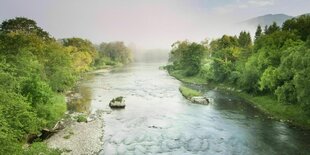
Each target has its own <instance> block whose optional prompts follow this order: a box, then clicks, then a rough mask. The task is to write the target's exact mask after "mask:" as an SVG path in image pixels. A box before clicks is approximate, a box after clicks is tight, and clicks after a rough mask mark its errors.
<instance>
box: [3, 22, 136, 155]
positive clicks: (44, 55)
mask: <svg viewBox="0 0 310 155" xmlns="http://www.w3.org/2000/svg"><path fill="white" fill-rule="evenodd" d="M131 60H132V56H131V51H130V49H129V48H128V47H127V46H126V45H125V44H124V43H123V42H109V43H102V44H100V45H94V44H93V43H92V42H90V41H89V40H86V39H82V38H66V39H59V40H56V39H55V38H54V37H52V36H51V35H50V34H49V33H48V32H46V31H44V30H43V29H42V28H40V27H39V26H37V24H36V22H35V21H34V20H31V19H27V18H24V17H17V18H14V19H9V20H5V21H3V22H2V24H1V25H0V124H1V125H0V146H1V147H0V154H2V153H5V154H39V152H40V153H43V154H58V153H59V152H57V151H55V150H50V149H48V148H47V147H46V146H45V145H44V144H42V143H36V144H34V145H33V146H32V147H29V148H26V149H23V147H22V146H23V145H24V144H25V143H26V141H27V137H28V136H29V135H31V134H39V133H40V131H41V129H43V128H49V127H52V126H53V125H54V123H55V122H57V121H58V120H59V119H61V117H63V115H64V113H65V111H66V103H65V100H64V95H63V94H64V92H65V91H67V90H68V89H70V88H71V87H72V86H73V85H74V84H75V83H76V81H77V80H78V79H79V78H80V77H81V74H82V73H84V72H87V71H90V70H93V69H99V68H104V67H108V66H117V65H122V64H127V63H129V62H131Z"/></svg>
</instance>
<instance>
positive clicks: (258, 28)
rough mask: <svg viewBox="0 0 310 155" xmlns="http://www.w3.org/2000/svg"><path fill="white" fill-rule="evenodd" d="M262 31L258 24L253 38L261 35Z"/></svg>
mask: <svg viewBox="0 0 310 155" xmlns="http://www.w3.org/2000/svg"><path fill="white" fill-rule="evenodd" d="M262 32H263V30H262V27H261V26H260V25H258V26H257V29H256V32H255V39H258V38H259V37H260V36H261V35H262Z"/></svg>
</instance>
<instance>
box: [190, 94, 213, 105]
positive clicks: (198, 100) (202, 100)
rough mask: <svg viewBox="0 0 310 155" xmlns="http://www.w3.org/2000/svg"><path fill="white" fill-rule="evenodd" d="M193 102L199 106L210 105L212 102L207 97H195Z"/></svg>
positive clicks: (192, 99)
mask: <svg viewBox="0 0 310 155" xmlns="http://www.w3.org/2000/svg"><path fill="white" fill-rule="evenodd" d="M191 101H192V102H194V103H198V104H209V103H210V101H209V99H208V98H207V97H203V96H195V97H192V98H191Z"/></svg>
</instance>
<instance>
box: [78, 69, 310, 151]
mask: <svg viewBox="0 0 310 155" xmlns="http://www.w3.org/2000/svg"><path fill="white" fill-rule="evenodd" d="M161 65H164V63H133V64H131V65H129V66H126V67H124V68H120V69H115V70H112V71H111V72H108V73H100V72H97V73H95V74H92V75H89V77H88V78H87V79H85V80H83V82H82V83H81V84H80V85H79V90H80V93H81V95H82V97H83V98H82V101H81V103H79V105H78V106H76V107H75V108H77V109H78V110H89V111H95V110H98V109H103V110H106V111H111V113H109V114H105V118H104V121H105V129H104V130H105V131H104V146H103V150H102V151H101V152H100V154H106V155H112V154H126V155H127V154H135V155H138V154H176V155H181V154H210V155H216V154H224V155H230V154H236V155H240V154H250V155H255V154H260V155H268V154H281V155H285V154H287V155H292V154H309V153H310V132H309V130H308V131H307V130H302V129H299V128H296V127H291V126H289V125H287V124H285V123H282V122H279V121H275V120H272V119H269V118H268V116H266V115H264V114H262V113H260V112H259V111H258V110H256V109H255V108H253V107H252V106H250V105H249V104H248V103H247V102H246V101H244V100H242V99H240V98H238V97H235V96H232V95H230V94H227V93H225V92H220V91H217V90H210V89H208V88H204V87H201V88H200V89H201V90H203V93H204V95H205V96H207V97H210V98H213V99H214V103H212V104H210V105H198V104H192V103H190V102H189V101H187V100H186V99H185V98H184V97H183V96H182V95H181V94H180V92H179V91H178V88H179V86H180V85H181V84H182V83H181V82H179V81H178V80H176V79H175V78H173V77H171V76H169V75H168V74H167V72H166V71H164V70H160V69H159V66H161ZM117 96H124V97H125V100H126V108H125V109H122V110H110V108H109V106H108V104H109V101H110V100H111V99H112V98H114V97H117Z"/></svg>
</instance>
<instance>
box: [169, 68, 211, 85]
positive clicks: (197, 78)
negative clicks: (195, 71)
mask: <svg viewBox="0 0 310 155" xmlns="http://www.w3.org/2000/svg"><path fill="white" fill-rule="evenodd" d="M169 74H170V75H171V76H173V77H175V78H176V79H178V80H180V81H182V82H185V83H193V84H207V82H206V80H205V79H203V78H201V77H200V76H189V77H188V76H184V74H183V72H182V71H181V70H172V71H169Z"/></svg>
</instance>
